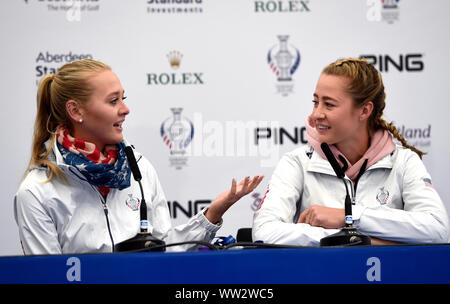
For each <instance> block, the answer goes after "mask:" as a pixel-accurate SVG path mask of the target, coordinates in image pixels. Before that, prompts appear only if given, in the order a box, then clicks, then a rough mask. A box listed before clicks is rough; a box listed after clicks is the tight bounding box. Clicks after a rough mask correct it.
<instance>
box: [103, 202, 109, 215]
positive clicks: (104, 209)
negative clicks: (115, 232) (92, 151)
mask: <svg viewBox="0 0 450 304" xmlns="http://www.w3.org/2000/svg"><path fill="white" fill-rule="evenodd" d="M103 211H104V212H105V215H108V206H106V203H103Z"/></svg>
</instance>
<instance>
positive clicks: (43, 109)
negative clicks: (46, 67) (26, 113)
mask: <svg viewBox="0 0 450 304" xmlns="http://www.w3.org/2000/svg"><path fill="white" fill-rule="evenodd" d="M54 77H55V75H54V74H48V75H45V76H44V77H43V78H42V79H41V82H40V83H39V87H38V94H37V113H36V120H35V122H34V132H33V144H32V152H31V159H30V162H29V164H28V167H27V170H26V172H25V174H27V172H28V171H29V170H30V169H31V168H32V167H35V166H45V167H47V168H48V179H47V180H46V181H44V183H46V182H49V181H51V180H52V179H53V177H54V176H55V175H56V176H57V177H59V178H62V179H64V181H66V182H67V179H66V178H65V176H64V174H63V173H62V171H61V170H60V169H59V168H58V166H57V165H55V164H54V163H53V162H52V161H49V160H48V159H47V158H48V155H49V154H50V153H51V152H52V150H53V145H54V144H55V139H56V137H55V133H54V131H55V130H56V126H57V125H58V122H57V121H56V120H55V117H52V106H51V95H52V94H51V86H52V83H53V80H54ZM49 139H50V145H49V146H48V147H46V146H45V142H46V141H47V140H49Z"/></svg>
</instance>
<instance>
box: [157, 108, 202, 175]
mask: <svg viewBox="0 0 450 304" xmlns="http://www.w3.org/2000/svg"><path fill="white" fill-rule="evenodd" d="M170 110H171V111H172V117H169V118H167V119H166V120H164V121H163V122H162V124H161V137H162V139H163V141H164V143H165V144H166V145H167V146H168V147H169V149H170V157H169V161H170V163H171V166H174V167H175V168H176V169H181V168H182V167H183V166H185V165H186V164H187V156H186V149H187V147H188V146H189V144H190V143H191V141H192V139H193V138H194V124H193V123H192V122H191V121H190V120H189V119H187V118H186V117H184V116H181V112H182V111H183V108H171V109H170Z"/></svg>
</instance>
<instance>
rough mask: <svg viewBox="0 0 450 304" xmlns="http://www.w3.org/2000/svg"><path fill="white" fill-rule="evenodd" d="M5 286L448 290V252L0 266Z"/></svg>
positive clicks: (156, 256)
mask: <svg viewBox="0 0 450 304" xmlns="http://www.w3.org/2000/svg"><path fill="white" fill-rule="evenodd" d="M0 283H133V284H134V283H163V284H167V283H170V284H174V283H175V284H236V283H237V284H241V283H244V284H285V283H288V284H297V283H369V284H374V283H375V284H376V283H447V284H448V283H450V244H442V245H427V246H425V245H418V246H363V247H346V248H344V247H333V248H300V249H230V250H220V251H199V252H183V253H164V252H149V253H116V254H83V255H60V256H26V257H25V256H12V257H1V258H0Z"/></svg>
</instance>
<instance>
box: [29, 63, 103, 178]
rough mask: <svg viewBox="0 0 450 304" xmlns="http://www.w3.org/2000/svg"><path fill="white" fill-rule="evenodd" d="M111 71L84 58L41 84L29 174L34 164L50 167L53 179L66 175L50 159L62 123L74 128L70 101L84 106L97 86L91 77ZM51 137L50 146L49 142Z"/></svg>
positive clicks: (66, 66)
mask: <svg viewBox="0 0 450 304" xmlns="http://www.w3.org/2000/svg"><path fill="white" fill-rule="evenodd" d="M105 70H111V68H110V67H109V66H108V65H106V64H104V63H102V62H99V61H96V60H92V59H82V60H78V61H74V62H71V63H67V64H65V65H63V66H62V67H61V68H60V69H59V70H58V72H57V73H56V74H48V75H45V76H44V77H43V78H42V79H41V81H40V83H39V87H38V93H37V113H36V120H35V123H34V133H33V144H32V152H31V159H30V162H29V164H28V168H27V170H26V172H25V174H26V173H27V172H28V170H29V169H30V168H31V167H34V166H42V165H44V166H46V167H47V168H48V170H49V175H48V179H47V180H46V181H45V182H49V181H51V180H52V179H53V177H54V176H55V175H56V176H57V177H61V178H63V179H64V180H65V181H66V182H67V179H66V178H65V177H64V175H63V173H62V172H61V170H60V169H59V168H58V166H56V165H55V164H54V163H53V162H52V161H50V160H48V159H47V158H48V156H49V154H50V153H51V152H52V149H53V146H54V143H55V140H56V136H55V130H56V128H57V126H58V125H63V126H65V127H66V128H67V129H68V130H69V131H71V130H72V123H71V120H70V118H69V115H68V114H67V111H66V102H67V101H69V100H74V101H76V102H78V103H79V104H80V106H83V105H84V104H85V103H86V102H87V101H88V100H89V98H90V96H91V95H92V91H93V88H92V87H91V86H90V85H89V78H90V77H92V76H94V75H95V74H97V73H99V72H102V71H105ZM49 139H50V145H49V146H48V147H45V142H46V141H48V140H49Z"/></svg>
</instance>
